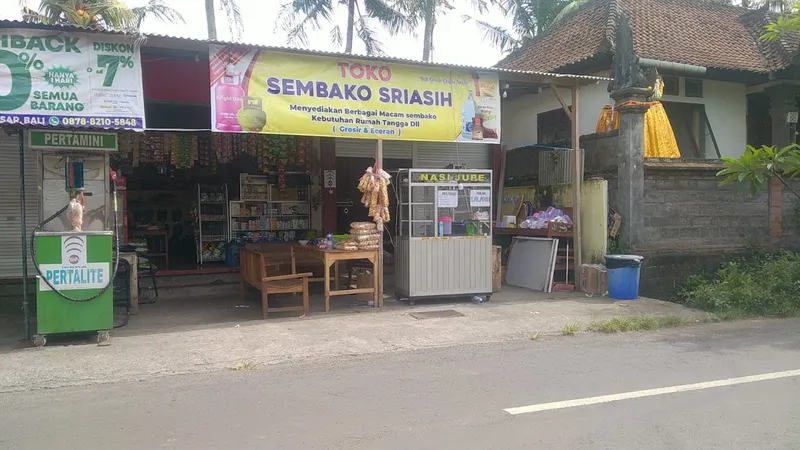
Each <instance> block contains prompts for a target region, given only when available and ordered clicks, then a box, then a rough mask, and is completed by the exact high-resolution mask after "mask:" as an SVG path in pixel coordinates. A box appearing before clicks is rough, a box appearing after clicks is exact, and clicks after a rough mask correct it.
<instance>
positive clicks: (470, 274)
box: [408, 236, 492, 297]
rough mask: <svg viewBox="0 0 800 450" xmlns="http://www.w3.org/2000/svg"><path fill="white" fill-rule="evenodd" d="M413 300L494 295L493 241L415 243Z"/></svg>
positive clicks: (410, 266)
mask: <svg viewBox="0 0 800 450" xmlns="http://www.w3.org/2000/svg"><path fill="white" fill-rule="evenodd" d="M408 271H409V275H408V281H409V288H410V289H409V295H410V296H411V297H424V296H445V295H469V294H491V293H492V239H491V237H488V236H487V237H482V238H453V239H441V240H440V239H430V240H422V239H411V240H410V246H409V249H408Z"/></svg>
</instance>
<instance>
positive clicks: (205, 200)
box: [195, 184, 230, 265]
mask: <svg viewBox="0 0 800 450" xmlns="http://www.w3.org/2000/svg"><path fill="white" fill-rule="evenodd" d="M229 225H230V216H229V210H228V186H227V185H221V186H210V185H200V184H198V185H197V235H196V238H195V239H196V242H197V263H198V264H200V265H203V263H206V262H212V261H214V262H218V261H224V260H225V251H224V246H225V244H226V243H227V242H228V240H229V239H230V231H229V228H228V227H229Z"/></svg>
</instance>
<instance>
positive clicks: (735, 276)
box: [681, 253, 800, 316]
mask: <svg viewBox="0 0 800 450" xmlns="http://www.w3.org/2000/svg"><path fill="white" fill-rule="evenodd" d="M681 298H682V300H683V301H684V302H685V303H686V304H687V305H689V306H692V307H695V308H699V309H703V310H706V311H712V312H717V313H726V314H733V315H742V316H790V315H797V314H798V313H800V255H798V254H796V253H783V254H780V255H771V256H764V255H758V256H756V257H754V258H748V259H747V260H739V261H732V262H729V263H727V264H726V265H725V266H723V267H722V268H721V269H719V270H718V271H717V274H716V276H715V277H713V278H712V279H710V280H704V279H702V278H700V277H690V278H689V279H687V280H686V283H685V284H684V287H683V288H682V289H681Z"/></svg>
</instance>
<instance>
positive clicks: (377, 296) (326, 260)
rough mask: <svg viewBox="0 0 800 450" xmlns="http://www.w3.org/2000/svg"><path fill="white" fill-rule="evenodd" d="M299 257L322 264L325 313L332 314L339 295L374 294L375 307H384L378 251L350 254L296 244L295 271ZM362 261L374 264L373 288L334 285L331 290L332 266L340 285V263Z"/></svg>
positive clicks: (294, 254) (293, 253)
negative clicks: (343, 287)
mask: <svg viewBox="0 0 800 450" xmlns="http://www.w3.org/2000/svg"><path fill="white" fill-rule="evenodd" d="M297 255H304V256H307V257H309V258H313V259H316V260H318V261H321V262H322V265H323V268H324V272H325V279H324V282H325V312H330V310H331V297H333V296H337V295H353V294H372V297H373V304H374V305H375V307H377V308H380V307H381V306H383V295H381V292H380V291H379V290H378V286H379V285H380V284H379V282H378V281H379V280H378V277H380V276H381V271H380V268H379V267H378V251H377V250H356V251H352V252H349V251H344V250H323V249H320V248H317V247H314V246H311V245H300V244H296V245H293V246H292V270H293V271H294V269H295V257H296V256H297ZM360 259H366V260H367V261H369V262H370V263H372V268H373V270H372V272H373V274H372V287H371V288H363V289H338V285H334V289H333V290H331V266H333V270H334V279H335V282H336V283H339V282H340V281H341V280H340V279H339V263H340V262H342V261H355V260H360Z"/></svg>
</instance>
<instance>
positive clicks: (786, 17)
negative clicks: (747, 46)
mask: <svg viewBox="0 0 800 450" xmlns="http://www.w3.org/2000/svg"><path fill="white" fill-rule="evenodd" d="M790 36H793V37H795V38H798V37H800V3H795V5H794V7H793V8H792V9H791V11H790V12H789V13H787V14H783V15H781V16H780V17H778V19H777V20H776V21H775V22H772V23H771V24H769V25H767V26H766V29H765V30H764V34H763V35H762V36H761V39H764V40H767V41H775V40H781V39H785V38H788V37H790Z"/></svg>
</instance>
